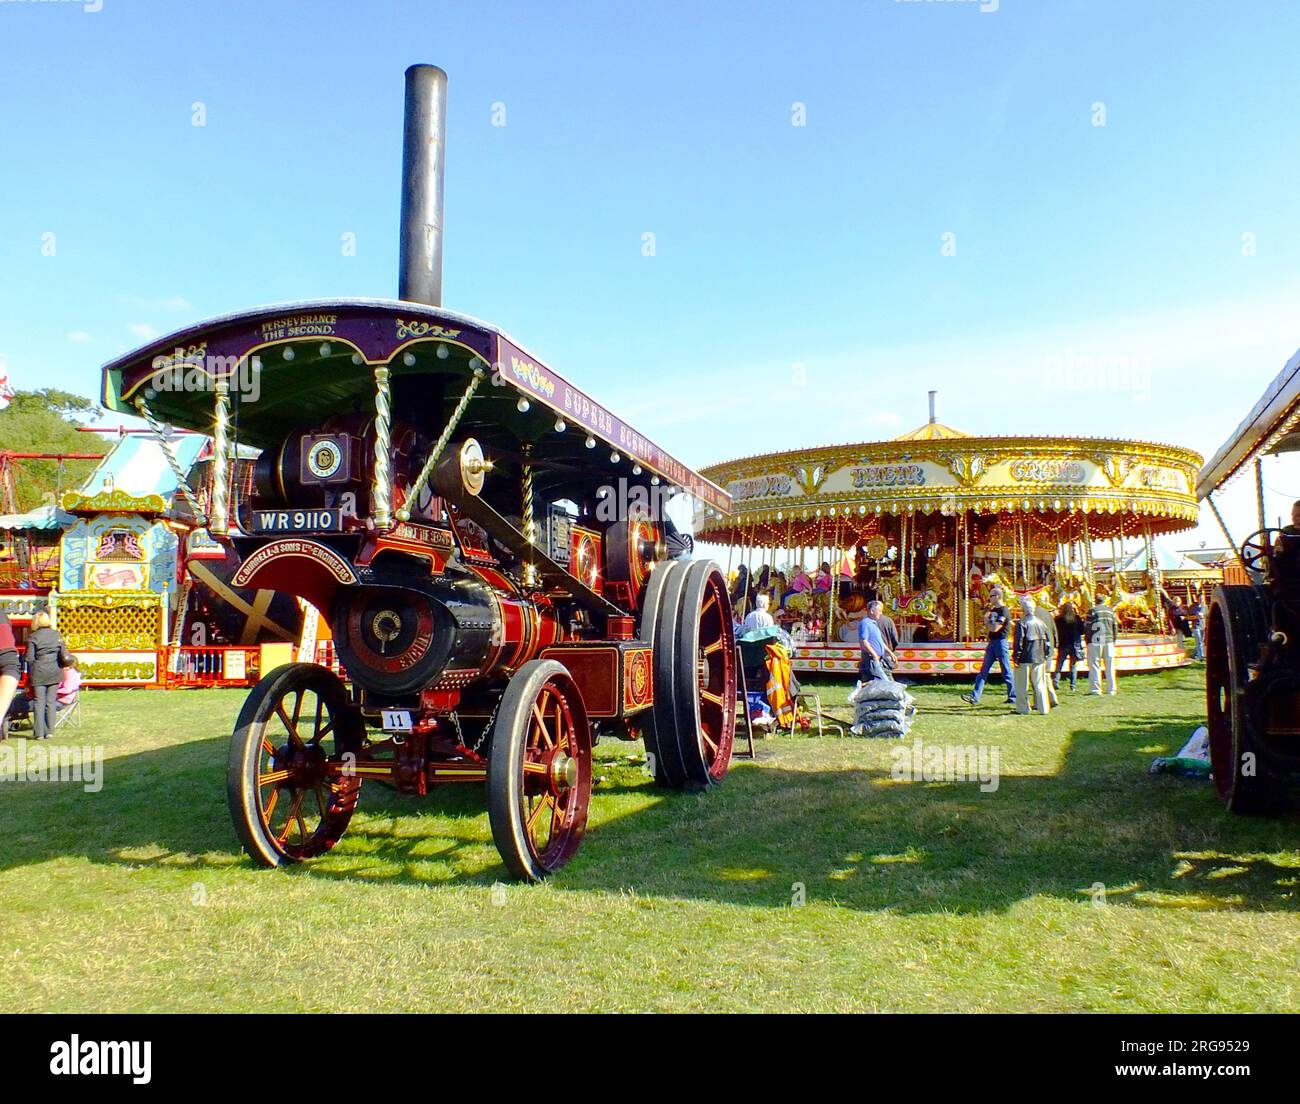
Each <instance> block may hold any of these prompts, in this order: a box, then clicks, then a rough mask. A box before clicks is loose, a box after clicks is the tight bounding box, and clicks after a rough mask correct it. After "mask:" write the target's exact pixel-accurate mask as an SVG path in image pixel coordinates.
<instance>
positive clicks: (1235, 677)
mask: <svg viewBox="0 0 1300 1104" xmlns="http://www.w3.org/2000/svg"><path fill="white" fill-rule="evenodd" d="M1268 633H1269V622H1268V610H1267V607H1266V605H1265V602H1264V600H1263V598H1262V597H1261V596H1260V594H1259V593H1258V592H1257V591H1256V589H1255V588H1254V587H1249V586H1224V587H1219V589H1218V590H1216V591H1215V594H1214V602H1213V604H1212V605H1211V606H1210V621H1209V626H1208V630H1207V632H1206V639H1205V711H1206V717H1207V722H1208V723H1207V727H1208V728H1209V730H1210V765H1211V767H1212V768H1213V772H1214V786H1215V789H1216V790H1217V791H1218V795H1219V800H1220V801H1222V802H1223V804H1224V807H1225V808H1227V809H1228V810H1230V811H1231V812H1234V813H1246V814H1252V813H1265V812H1268V811H1269V810H1271V809H1272V808H1274V807H1275V805H1276V803H1277V793H1276V787H1275V784H1274V782H1273V780H1272V779H1271V778H1270V777H1268V776H1267V774H1266V771H1265V764H1264V762H1263V761H1262V759H1261V757H1260V755H1259V749H1258V748H1257V746H1256V741H1255V734H1254V731H1253V725H1252V722H1251V710H1250V708H1249V704H1248V701H1247V687H1248V686H1249V685H1250V681H1251V671H1250V664H1252V663H1254V662H1256V661H1257V660H1258V659H1259V649H1260V645H1261V644H1263V643H1264V642H1265V641H1267V640H1268Z"/></svg>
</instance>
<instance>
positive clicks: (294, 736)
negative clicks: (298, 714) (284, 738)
mask: <svg viewBox="0 0 1300 1104" xmlns="http://www.w3.org/2000/svg"><path fill="white" fill-rule="evenodd" d="M275 714H276V716H277V717H279V718H280V723H281V724H282V725H284V730H285V732H287V733H288V734H289V739H290V740H291V741H293V742H294V743H295V744H297V745H298V746H299V747H302V737H300V736H299V735H298V724H297V722H296V721H291V720H290V719H289V715H288V714H287V713H286V712H285V711H284V700H283V699H281V700H280V701H278V702H276V703H275Z"/></svg>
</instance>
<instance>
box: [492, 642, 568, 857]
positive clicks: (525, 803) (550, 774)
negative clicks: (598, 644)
mask: <svg viewBox="0 0 1300 1104" xmlns="http://www.w3.org/2000/svg"><path fill="white" fill-rule="evenodd" d="M487 793H488V820H489V821H490V822H491V825H492V838H493V840H494V841H495V842H496V845H497V850H498V851H499V852H500V853H501V858H502V859H503V860H504V861H505V864H506V866H507V868H509V870H510V872H511V873H512V874H513V875H515V877H517V878H523V879H526V880H528V881H539V880H540V879H542V878H544V877H546V875H548V874H550V873H551V872H553V871H555V870H558V869H559V868H560V867H562V866H563V865H564V864H565V863H566V862H568V861H569V859H571V858H572V857H573V855H574V853H575V852H576V851H577V850H578V845H579V844H580V843H581V842H582V833H583V831H584V830H585V829H586V827H587V809H588V806H589V805H590V804H591V726H590V725H589V724H588V722H587V710H586V708H585V707H584V706H583V704H582V695H581V694H580V693H579V692H578V687H577V685H576V684H575V683H574V681H573V678H572V676H571V675H570V674H569V672H568V670H567V669H566V668H565V666H564V664H562V663H557V662H556V661H555V660H553V659H535V660H532V661H531V662H529V663H525V664H524V665H523V666H522V667H520V668H519V670H518V671H517V672H516V673H515V676H514V677H513V678H512V679H511V680H510V684H509V685H508V686H507V687H506V691H505V694H504V695H503V696H502V698H501V704H500V706H499V707H498V709H497V715H496V722H495V724H494V725H493V728H492V743H491V755H490V758H489V759H488V775H487Z"/></svg>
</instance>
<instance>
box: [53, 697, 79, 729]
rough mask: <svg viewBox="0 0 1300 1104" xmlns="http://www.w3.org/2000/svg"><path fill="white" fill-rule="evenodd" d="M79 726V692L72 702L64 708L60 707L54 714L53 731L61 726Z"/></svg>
mask: <svg viewBox="0 0 1300 1104" xmlns="http://www.w3.org/2000/svg"><path fill="white" fill-rule="evenodd" d="M80 727H81V694H80V692H78V694H77V696H76V697H75V698H74V699H73V700H72V704H71V705H69V706H67V707H66V708H64V709H60V710H59V711H58V713H56V714H55V716H54V731H55V732H58V731H59V729H61V728H80Z"/></svg>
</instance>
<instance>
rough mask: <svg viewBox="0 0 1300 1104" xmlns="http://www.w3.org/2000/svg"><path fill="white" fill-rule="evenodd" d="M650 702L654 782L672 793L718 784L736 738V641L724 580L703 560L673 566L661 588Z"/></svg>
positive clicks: (727, 763)
mask: <svg viewBox="0 0 1300 1104" xmlns="http://www.w3.org/2000/svg"><path fill="white" fill-rule="evenodd" d="M652 581H653V577H652ZM654 696H655V704H654V718H653V720H652V722H651V724H652V725H653V727H654V733H655V739H654V743H655V748H654V751H655V754H656V761H655V777H656V779H657V780H659V781H660V782H661V784H665V785H668V786H671V787H672V788H675V789H680V788H683V787H690V788H699V789H706V788H708V787H710V786H715V785H717V784H718V783H720V782H721V781H722V780H723V779H724V778H725V777H726V774H727V769H728V767H729V766H730V765H731V751H732V745H733V743H734V741H735V736H736V642H735V634H734V630H733V628H732V624H731V600H730V598H729V597H728V595H727V584H726V579H725V578H724V577H723V574H722V570H721V569H720V568H719V567H718V565H717V564H715V563H712V562H711V561H708V560H697V561H693V562H690V563H684V564H679V565H678V567H677V570H676V571H674V572H673V573H672V574H671V575H669V576H668V578H667V580H666V581H665V583H664V590H663V594H662V596H661V600H660V605H659V610H658V618H657V625H656V629H655V637H654ZM649 750H650V748H649V740H647V751H649Z"/></svg>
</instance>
